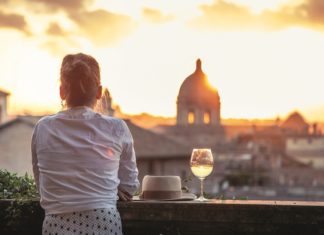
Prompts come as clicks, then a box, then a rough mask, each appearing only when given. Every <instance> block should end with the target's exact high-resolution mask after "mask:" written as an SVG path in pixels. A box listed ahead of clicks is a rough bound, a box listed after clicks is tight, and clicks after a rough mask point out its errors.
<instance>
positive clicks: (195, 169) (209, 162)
mask: <svg viewBox="0 0 324 235" xmlns="http://www.w3.org/2000/svg"><path fill="white" fill-rule="evenodd" d="M213 166H214V159H213V155H212V152H211V150H210V149H193V150H192V154H191V159H190V167H191V171H192V173H193V174H194V175H195V176H197V177H198V178H199V179H200V197H199V198H197V199H196V200H197V201H201V202H202V201H206V200H207V199H206V198H205V197H204V186H203V181H204V179H205V178H206V177H207V176H208V175H210V173H211V172H212V171H213Z"/></svg>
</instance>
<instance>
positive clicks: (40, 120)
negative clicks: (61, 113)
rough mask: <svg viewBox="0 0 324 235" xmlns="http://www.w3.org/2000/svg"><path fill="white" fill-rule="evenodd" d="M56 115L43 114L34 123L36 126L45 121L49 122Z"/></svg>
mask: <svg viewBox="0 0 324 235" xmlns="http://www.w3.org/2000/svg"><path fill="white" fill-rule="evenodd" d="M56 116H57V114H52V115H47V116H43V117H42V118H40V119H39V120H38V122H37V123H36V126H38V125H41V124H44V123H47V122H50V121H51V120H53V119H55V118H56Z"/></svg>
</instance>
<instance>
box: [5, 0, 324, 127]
mask: <svg viewBox="0 0 324 235" xmlns="http://www.w3.org/2000/svg"><path fill="white" fill-rule="evenodd" d="M32 2H33V3H30V2H27V1H26V2H24V3H20V4H18V3H17V2H16V1H14V0H6V1H0V36H1V38H2V43H1V44H0V49H1V51H2V53H1V55H0V62H1V64H2V66H1V71H0V78H1V79H0V89H4V90H6V91H9V92H10V93H11V97H10V98H9V102H10V103H9V112H10V113H11V114H15V113H23V112H26V111H29V112H31V113H34V114H41V113H44V112H55V111H58V110H60V99H59V94H58V89H59V67H60V62H61V59H62V57H63V56H64V55H65V54H67V53H75V52H79V51H81V52H84V53H89V54H91V55H93V56H94V57H95V58H97V59H98V61H99V63H100V65H101V72H102V84H103V86H105V87H108V89H109V91H110V92H111V95H112V97H113V100H114V102H115V104H118V105H119V106H120V107H121V109H122V111H123V112H125V113H130V114H136V113H143V112H146V113H151V114H154V115H159V116H175V115H176V99H177V94H178V91H179V89H180V85H181V84H182V82H183V80H184V79H185V78H186V77H187V76H189V75H190V74H191V73H193V71H194V69H195V61H196V59H197V58H201V60H202V69H203V71H204V72H205V73H206V74H207V76H208V80H209V82H210V83H211V85H212V86H213V87H215V88H216V89H217V90H218V92H219V94H220V99H221V116H222V117H223V118H249V119H253V118H275V117H277V116H280V117H282V118H283V117H286V116H287V115H288V114H289V113H291V112H293V111H295V110H298V111H300V112H301V113H302V114H303V115H304V116H305V118H306V119H307V120H308V121H324V92H322V88H321V87H323V85H324V81H323V79H322V78H323V77H324V70H323V69H321V67H322V66H321V61H323V59H324V58H323V57H324V45H323V43H322V41H323V39H324V32H323V30H324V24H323V23H322V22H323V21H322V20H323V16H322V15H324V14H322V13H324V7H323V4H322V3H321V1H319V0H303V1H300V0H298V1H294V0H293V1H288V0H271V1H266V2H261V3H260V1H243V0H231V1H230V0H228V1H225V0H219V1H217V0H214V1H211V0H206V1H198V0H191V1H188V3H187V4H185V5H184V4H181V3H175V2H173V1H154V2H151V1H134V2H130V1H129V2H119V1H118V2H116V1H100V0H99V1H94V0H93V1H90V0H89V1H86V0H84V1H69V2H63V1H58V0H55V1H51V2H47V1H43V0H34V1H32Z"/></svg>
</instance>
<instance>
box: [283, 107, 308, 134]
mask: <svg viewBox="0 0 324 235" xmlns="http://www.w3.org/2000/svg"><path fill="white" fill-rule="evenodd" d="M281 127H282V128H283V129H286V130H289V131H293V132H296V133H306V132H307V130H308V127H309V125H308V123H307V122H306V121H305V119H304V118H303V116H302V115H301V114H300V113H298V112H294V113H292V114H290V115H289V117H288V118H287V119H286V120H285V121H284V122H283V123H282V124H281Z"/></svg>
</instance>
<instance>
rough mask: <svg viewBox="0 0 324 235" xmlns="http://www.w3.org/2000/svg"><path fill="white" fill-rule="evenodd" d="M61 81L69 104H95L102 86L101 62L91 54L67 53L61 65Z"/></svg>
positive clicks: (73, 105) (72, 105) (71, 105)
mask: <svg viewBox="0 0 324 235" xmlns="http://www.w3.org/2000/svg"><path fill="white" fill-rule="evenodd" d="M60 81H61V86H62V89H63V90H64V92H65V95H66V104H67V106H69V107H75V106H93V105H95V103H96V96H97V92H98V87H99V86H100V67H99V64H98V62H97V61H96V60H95V59H94V58H93V57H92V56H90V55H85V54H82V53H78V54H69V55H66V56H65V57H64V58H63V61H62V65H61V77H60Z"/></svg>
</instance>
